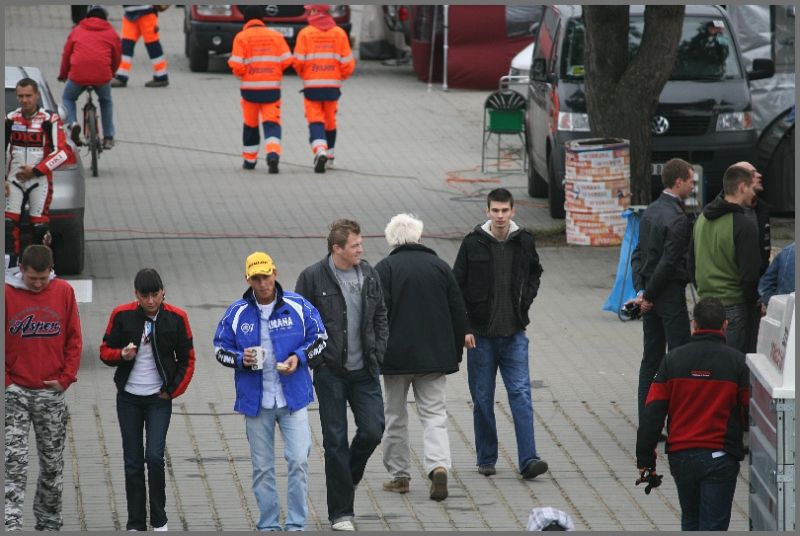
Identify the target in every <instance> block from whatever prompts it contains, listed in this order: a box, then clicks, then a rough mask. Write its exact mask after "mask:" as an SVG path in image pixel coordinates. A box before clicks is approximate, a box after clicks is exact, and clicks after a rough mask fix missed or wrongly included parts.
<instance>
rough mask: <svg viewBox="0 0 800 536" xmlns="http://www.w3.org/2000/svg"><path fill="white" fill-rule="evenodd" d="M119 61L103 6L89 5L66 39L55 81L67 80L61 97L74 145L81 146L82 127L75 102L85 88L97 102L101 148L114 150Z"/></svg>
mask: <svg viewBox="0 0 800 536" xmlns="http://www.w3.org/2000/svg"><path fill="white" fill-rule="evenodd" d="M121 58H122V46H121V45H120V40H119V35H117V32H116V31H115V30H114V27H113V26H111V24H110V23H109V22H108V11H106V9H105V8H104V7H103V6H89V10H88V12H87V13H86V18H84V19H83V20H81V21H80V23H79V24H78V25H77V26H76V27H75V28H73V30H72V31H71V32H70V34H69V37H68V38H67V42H66V44H65V45H64V53H63V54H62V56H61V69H60V71H59V73H58V79H59V80H60V81H61V82H64V81H66V85H65V86H64V94H63V96H62V98H63V100H64V108H65V109H66V111H67V118H66V123H67V130H68V131H69V133H70V136H71V137H72V141H73V142H75V145H80V144H81V127H80V125H78V122H77V112H76V104H75V101H76V100H77V99H78V97H79V96H80V95H81V93H83V91H84V90H85V89H86V86H94V88H95V91H96V92H97V99H98V100H99V101H100V121H101V122H102V123H103V149H111V148H112V147H114V106H113V104H112V102H111V79H112V78H114V72H115V71H116V70H117V67H119V63H120V59H121Z"/></svg>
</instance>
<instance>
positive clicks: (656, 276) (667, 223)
mask: <svg viewBox="0 0 800 536" xmlns="http://www.w3.org/2000/svg"><path fill="white" fill-rule="evenodd" d="M691 234H692V225H691V222H690V221H689V217H688V216H687V215H686V212H685V211H684V209H683V207H682V205H681V202H680V200H679V199H678V198H677V197H673V196H671V195H669V194H666V193H662V194H661V195H660V196H659V198H658V199H656V200H655V201H653V202H652V203H651V204H650V206H648V207H647V210H645V211H644V215H643V216H642V221H641V223H640V224H639V243H638V244H637V245H636V249H635V250H634V251H633V255H632V256H631V270H632V275H633V287H634V289H636V291H640V290H644V297H645V299H646V300H648V301H653V300H655V299H656V298H658V295H659V293H660V292H661V291H662V290H663V289H664V287H665V286H666V285H667V284H669V283H678V284H680V285H686V284H687V283H688V282H689V272H688V271H687V269H686V254H687V253H688V251H689V238H690V237H691Z"/></svg>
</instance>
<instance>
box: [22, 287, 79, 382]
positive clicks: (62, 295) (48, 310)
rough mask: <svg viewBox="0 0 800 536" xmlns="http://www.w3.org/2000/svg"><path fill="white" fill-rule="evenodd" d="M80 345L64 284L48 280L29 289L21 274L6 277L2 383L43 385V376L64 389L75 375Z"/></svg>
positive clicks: (73, 307)
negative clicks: (34, 289)
mask: <svg viewBox="0 0 800 536" xmlns="http://www.w3.org/2000/svg"><path fill="white" fill-rule="evenodd" d="M82 347H83V339H82V337H81V321H80V318H79V317H78V304H77V302H76V301H75V292H74V291H73V290H72V287H71V286H70V284H69V283H67V282H66V281H63V280H61V279H53V280H51V281H50V284H49V285H47V287H46V288H45V289H44V290H43V291H41V292H31V291H30V290H28V289H27V288H26V287H25V285H24V284H23V283H22V279H21V278H20V277H18V276H7V277H6V387H8V386H9V385H11V384H12V383H13V384H15V385H19V386H20V387H25V388H27V389H44V383H43V381H44V380H58V383H60V384H61V386H62V387H63V388H64V389H66V388H68V387H69V386H70V385H72V384H73V383H74V382H75V381H77V379H78V367H80V364H81V349H82Z"/></svg>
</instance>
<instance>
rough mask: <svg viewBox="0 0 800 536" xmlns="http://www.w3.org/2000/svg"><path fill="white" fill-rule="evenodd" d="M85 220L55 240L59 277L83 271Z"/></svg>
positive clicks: (54, 248) (54, 255) (54, 252)
mask: <svg viewBox="0 0 800 536" xmlns="http://www.w3.org/2000/svg"><path fill="white" fill-rule="evenodd" d="M83 257H84V236H83V218H81V219H80V220H79V222H78V223H77V224H76V225H74V226H71V227H70V228H69V229H68V231H67V230H65V232H63V233H61V234H60V236H55V237H54V238H53V263H54V264H55V272H56V273H57V274H58V275H75V274H79V273H81V272H82V271H83Z"/></svg>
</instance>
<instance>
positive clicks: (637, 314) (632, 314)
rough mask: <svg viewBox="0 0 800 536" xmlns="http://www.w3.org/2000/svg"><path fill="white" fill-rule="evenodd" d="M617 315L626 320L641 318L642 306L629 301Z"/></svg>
mask: <svg viewBox="0 0 800 536" xmlns="http://www.w3.org/2000/svg"><path fill="white" fill-rule="evenodd" d="M619 314H620V316H621V317H622V318H624V319H626V320H636V319H637V318H641V317H642V306H641V305H640V304H638V303H636V302H632V301H629V302H627V303H626V304H625V305H623V306H622V308H621V309H620V310H619Z"/></svg>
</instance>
